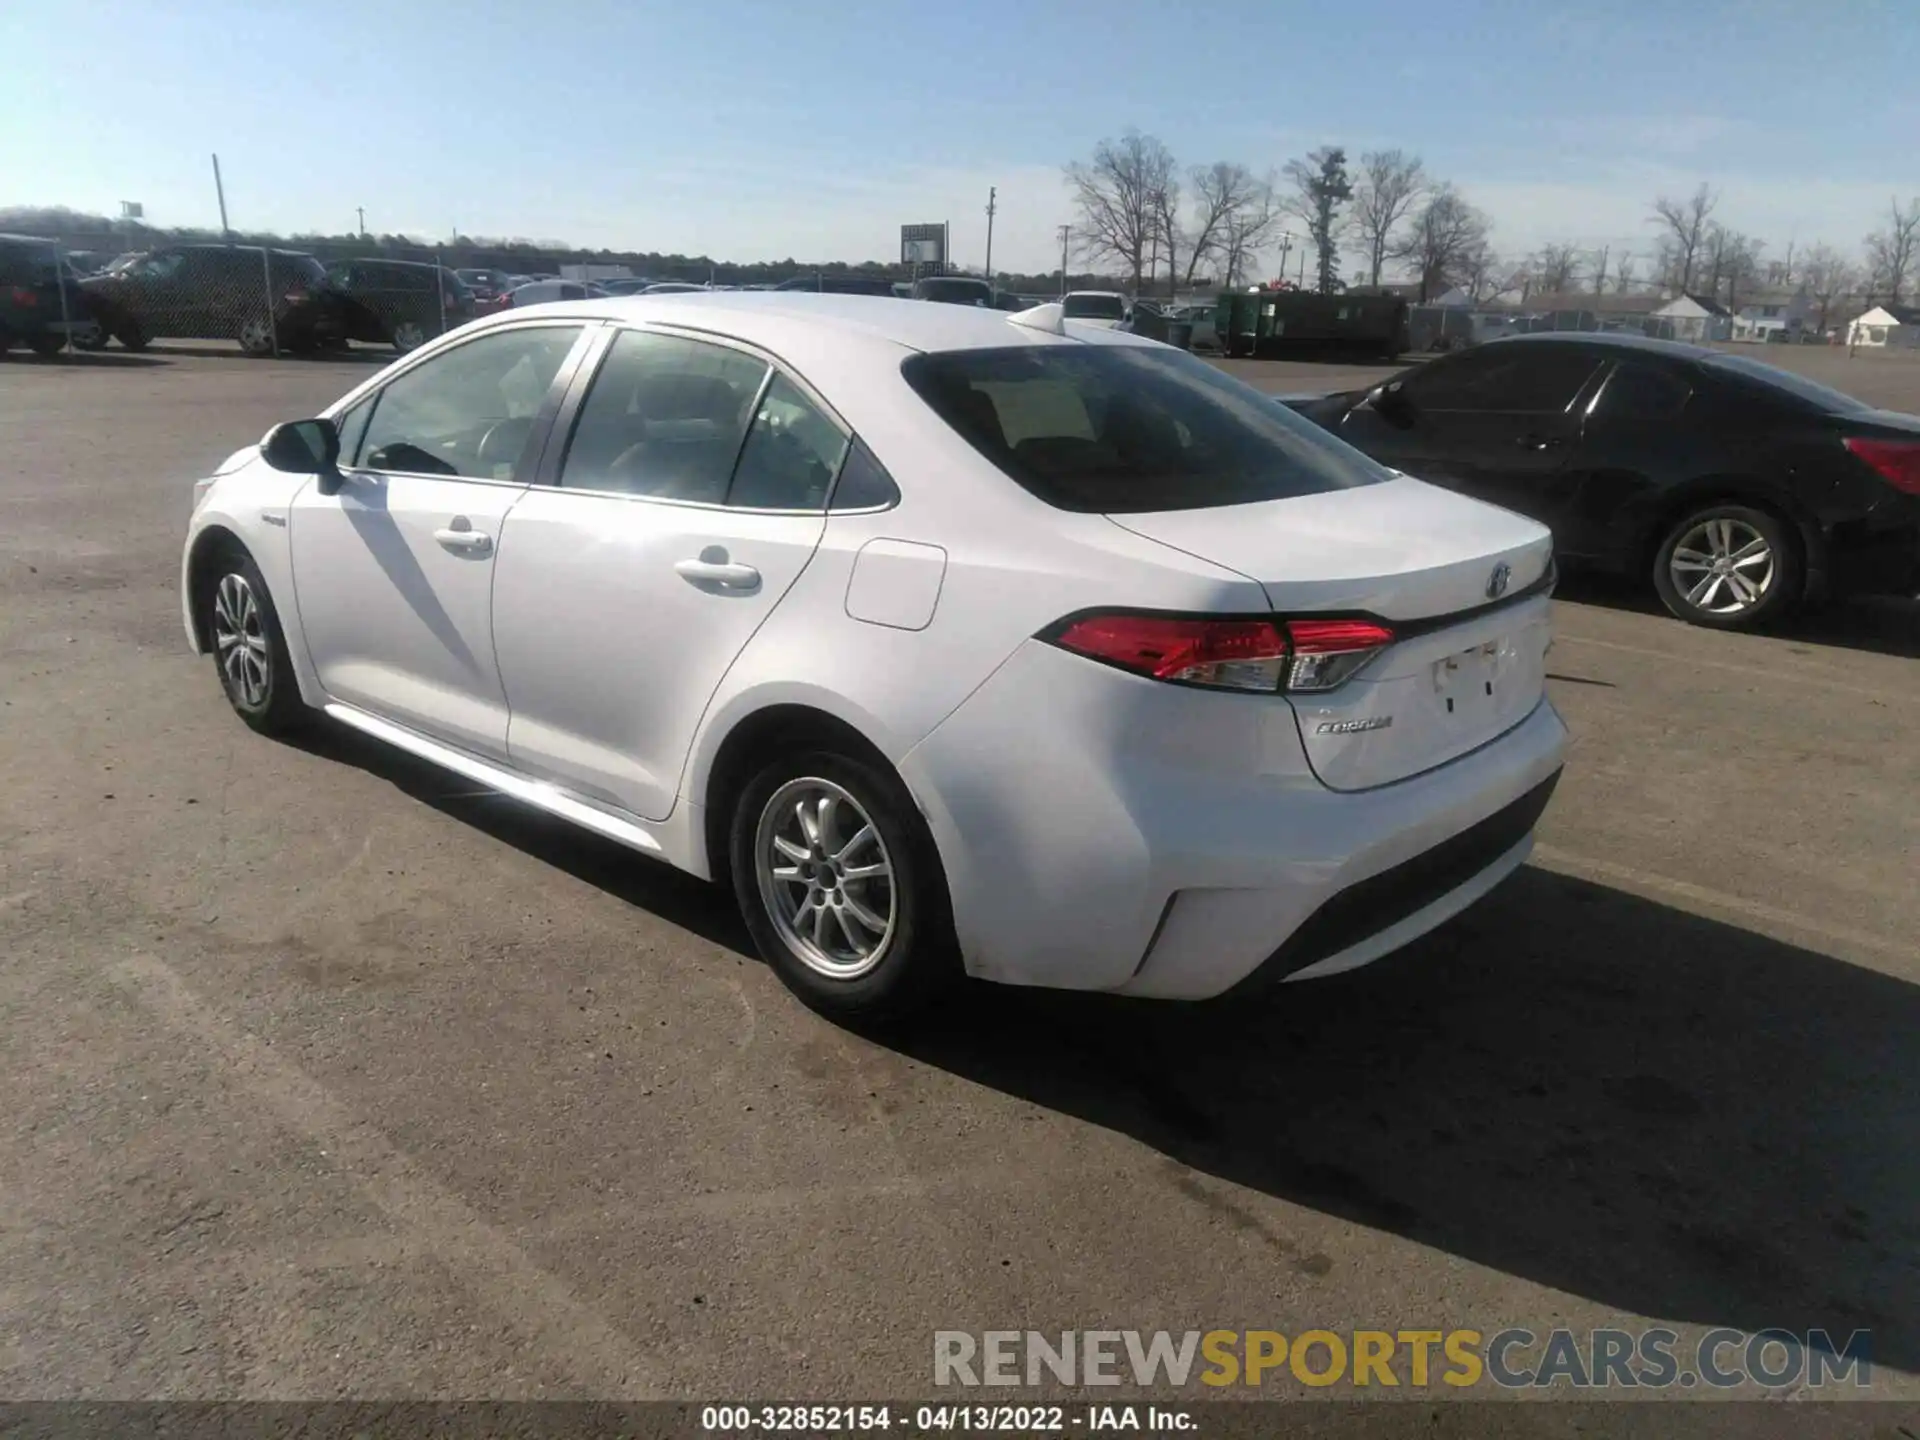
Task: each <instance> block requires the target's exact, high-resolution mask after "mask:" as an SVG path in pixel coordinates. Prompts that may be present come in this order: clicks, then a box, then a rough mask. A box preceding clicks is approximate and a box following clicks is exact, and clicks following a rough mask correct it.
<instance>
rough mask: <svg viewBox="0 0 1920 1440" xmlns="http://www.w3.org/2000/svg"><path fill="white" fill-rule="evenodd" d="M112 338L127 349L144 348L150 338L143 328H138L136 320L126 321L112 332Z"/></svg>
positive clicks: (138, 323)
mask: <svg viewBox="0 0 1920 1440" xmlns="http://www.w3.org/2000/svg"><path fill="white" fill-rule="evenodd" d="M113 338H114V339H116V340H118V341H119V342H120V343H121V344H122V345H124V346H125V347H126V348H127V349H129V350H144V349H146V348H147V345H148V343H149V342H150V340H151V339H152V337H151V336H149V335H148V334H147V332H146V331H145V330H143V329H141V328H140V322H139V321H138V320H129V321H127V322H126V323H125V324H123V325H122V326H121V327H120V328H119V329H118V330H116V331H114V332H113Z"/></svg>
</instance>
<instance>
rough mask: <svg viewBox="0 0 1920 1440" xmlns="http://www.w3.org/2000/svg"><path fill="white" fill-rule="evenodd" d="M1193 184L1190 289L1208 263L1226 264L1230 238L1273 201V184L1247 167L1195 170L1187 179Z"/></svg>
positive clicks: (1220, 165) (1223, 163)
mask: <svg viewBox="0 0 1920 1440" xmlns="http://www.w3.org/2000/svg"><path fill="white" fill-rule="evenodd" d="M1187 178H1188V179H1189V180H1190V181H1191V182H1192V184H1193V194H1194V200H1195V201H1196V204H1195V207H1194V211H1193V231H1192V234H1191V235H1190V236H1189V238H1188V240H1187V285H1188V287H1189V288H1191V287H1192V285H1193V277H1194V275H1195V274H1197V273H1198V271H1199V268H1200V266H1201V264H1202V263H1203V262H1205V261H1207V260H1209V259H1212V260H1220V261H1222V262H1224V260H1225V255H1224V251H1225V248H1226V244H1227V238H1228V236H1229V235H1230V234H1232V233H1235V231H1236V229H1237V228H1238V227H1240V226H1241V225H1242V223H1243V222H1244V221H1245V219H1246V217H1247V216H1248V215H1249V214H1250V213H1252V212H1255V211H1257V210H1258V209H1259V207H1260V206H1261V205H1262V204H1263V203H1267V202H1268V201H1269V200H1270V198H1271V192H1272V189H1273V186H1272V182H1271V181H1262V180H1260V179H1259V178H1258V177H1257V176H1256V175H1255V174H1254V173H1253V172H1252V171H1251V170H1249V169H1247V167H1246V166H1244V165H1235V164H1232V163H1230V162H1228V161H1226V160H1219V161H1216V162H1215V163H1213V164H1212V165H1203V166H1197V167H1195V168H1194V169H1193V170H1192V171H1191V172H1190V173H1189V174H1188V177H1187Z"/></svg>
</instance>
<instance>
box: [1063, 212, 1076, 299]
mask: <svg viewBox="0 0 1920 1440" xmlns="http://www.w3.org/2000/svg"><path fill="white" fill-rule="evenodd" d="M1072 234H1073V227H1072V226H1071V225H1062V226H1061V227H1060V293H1061V295H1062V296H1064V295H1065V294H1066V293H1067V239H1068V237H1069V236H1071V235H1072Z"/></svg>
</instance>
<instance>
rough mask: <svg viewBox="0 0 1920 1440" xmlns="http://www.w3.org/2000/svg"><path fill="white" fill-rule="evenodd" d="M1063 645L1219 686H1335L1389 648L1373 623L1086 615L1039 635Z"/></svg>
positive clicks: (1138, 670)
mask: <svg viewBox="0 0 1920 1440" xmlns="http://www.w3.org/2000/svg"><path fill="white" fill-rule="evenodd" d="M1042 638H1043V639H1046V640H1049V641H1051V642H1052V643H1053V644H1055V645H1058V646H1060V647H1061V648H1062V649H1066V650H1071V651H1073V652H1074V653H1076V654H1079V655H1085V656H1088V657H1089V658H1091V659H1094V660H1100V661H1104V662H1105V663H1106V664H1109V665H1115V666H1118V667H1120V668H1121V669H1123V670H1131V671H1133V672H1134V673H1135V674H1137V675H1146V676H1151V677H1152V678H1153V679H1155V680H1173V681H1178V682H1180V683H1182V684H1186V685H1204V686H1207V687H1209V688H1211V689H1216V690H1251V691H1259V692H1261V693H1264V694H1275V693H1277V692H1279V691H1281V690H1312V691H1321V690H1331V689H1333V688H1334V687H1336V686H1338V685H1340V684H1342V683H1344V682H1345V681H1346V680H1348V679H1350V678H1352V676H1353V675H1354V674H1355V673H1356V672H1358V671H1359V670H1360V668H1361V667H1362V666H1364V665H1365V664H1366V663H1367V662H1368V661H1369V660H1371V659H1372V658H1373V657H1374V656H1375V655H1377V654H1378V653H1379V652H1380V651H1381V650H1382V649H1384V648H1385V647H1386V646H1388V645H1390V644H1392V643H1393V632H1392V631H1391V630H1388V629H1387V628H1386V627H1385V626H1383V625H1379V624H1376V623H1375V622H1373V621H1370V620H1286V621H1276V620H1257V619H1248V618H1245V617H1240V616H1222V617H1219V618H1192V617H1186V616H1174V615H1128V614H1100V615H1085V616H1081V617H1079V618H1077V619H1073V620H1068V621H1065V622H1063V623H1062V624H1060V625H1058V626H1055V627H1053V628H1052V629H1050V630H1049V631H1047V632H1044V633H1043V635H1042Z"/></svg>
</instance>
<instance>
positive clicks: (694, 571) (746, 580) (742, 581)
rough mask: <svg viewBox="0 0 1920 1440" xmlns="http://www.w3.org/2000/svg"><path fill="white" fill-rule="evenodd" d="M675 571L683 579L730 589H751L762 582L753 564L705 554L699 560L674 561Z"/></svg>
mask: <svg viewBox="0 0 1920 1440" xmlns="http://www.w3.org/2000/svg"><path fill="white" fill-rule="evenodd" d="M723 553H724V552H723ZM673 573H674V574H676V575H678V576H679V577H680V578H681V579H682V580H691V581H693V582H694V583H696V584H698V583H700V582H703V581H704V582H705V583H707V584H709V585H724V586H725V587H726V588H727V589H729V590H751V589H753V588H754V587H755V586H757V585H759V583H760V572H759V571H758V570H756V569H754V568H753V566H751V565H741V564H738V563H737V562H734V561H730V560H718V559H716V560H709V559H707V558H706V556H704V555H703V556H701V557H700V558H699V559H698V560H676V561H674V562H673Z"/></svg>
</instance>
